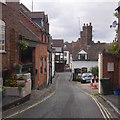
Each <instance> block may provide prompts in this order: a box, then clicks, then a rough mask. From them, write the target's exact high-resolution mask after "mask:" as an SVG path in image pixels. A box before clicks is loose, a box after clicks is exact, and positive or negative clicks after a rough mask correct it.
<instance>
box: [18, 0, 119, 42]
mask: <svg viewBox="0 0 120 120" xmlns="http://www.w3.org/2000/svg"><path fill="white" fill-rule="evenodd" d="M32 1H33V11H35V12H36V11H44V12H45V14H47V15H48V19H49V24H50V34H51V36H52V38H53V39H57V38H58V39H64V41H68V42H71V41H76V40H77V39H78V38H79V37H80V34H79V33H80V31H81V30H82V26H83V24H84V23H85V24H87V23H88V24H89V23H90V22H91V23H92V26H93V33H92V34H93V41H94V42H97V41H100V42H107V43H110V42H112V41H113V40H114V38H115V28H110V25H111V24H112V23H113V21H115V20H117V18H116V17H114V15H113V14H114V12H115V9H116V8H117V7H118V2H119V0H20V2H21V3H23V4H24V5H25V6H26V7H27V8H28V9H30V10H31V11H32Z"/></svg>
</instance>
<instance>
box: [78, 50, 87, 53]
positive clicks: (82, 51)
mask: <svg viewBox="0 0 120 120" xmlns="http://www.w3.org/2000/svg"><path fill="white" fill-rule="evenodd" d="M78 54H87V52H85V51H84V50H81V51H80V52H79V53H78Z"/></svg>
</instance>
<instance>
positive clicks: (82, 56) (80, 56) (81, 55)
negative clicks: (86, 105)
mask: <svg viewBox="0 0 120 120" xmlns="http://www.w3.org/2000/svg"><path fill="white" fill-rule="evenodd" d="M87 59H88V54H87V53H86V52H85V51H84V50H81V51H80V52H79V53H78V60H87Z"/></svg>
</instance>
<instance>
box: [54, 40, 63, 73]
mask: <svg viewBox="0 0 120 120" xmlns="http://www.w3.org/2000/svg"><path fill="white" fill-rule="evenodd" d="M63 47H64V40H63V39H52V48H53V49H54V52H55V71H56V72H63V71H64V51H63Z"/></svg>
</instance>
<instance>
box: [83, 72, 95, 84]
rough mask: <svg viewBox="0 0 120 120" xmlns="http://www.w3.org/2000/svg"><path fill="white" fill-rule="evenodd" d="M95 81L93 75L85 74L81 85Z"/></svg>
mask: <svg viewBox="0 0 120 120" xmlns="http://www.w3.org/2000/svg"><path fill="white" fill-rule="evenodd" d="M93 79H94V76H93V74H92V73H83V74H82V75H81V83H86V82H91V81H92V80H93Z"/></svg>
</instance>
